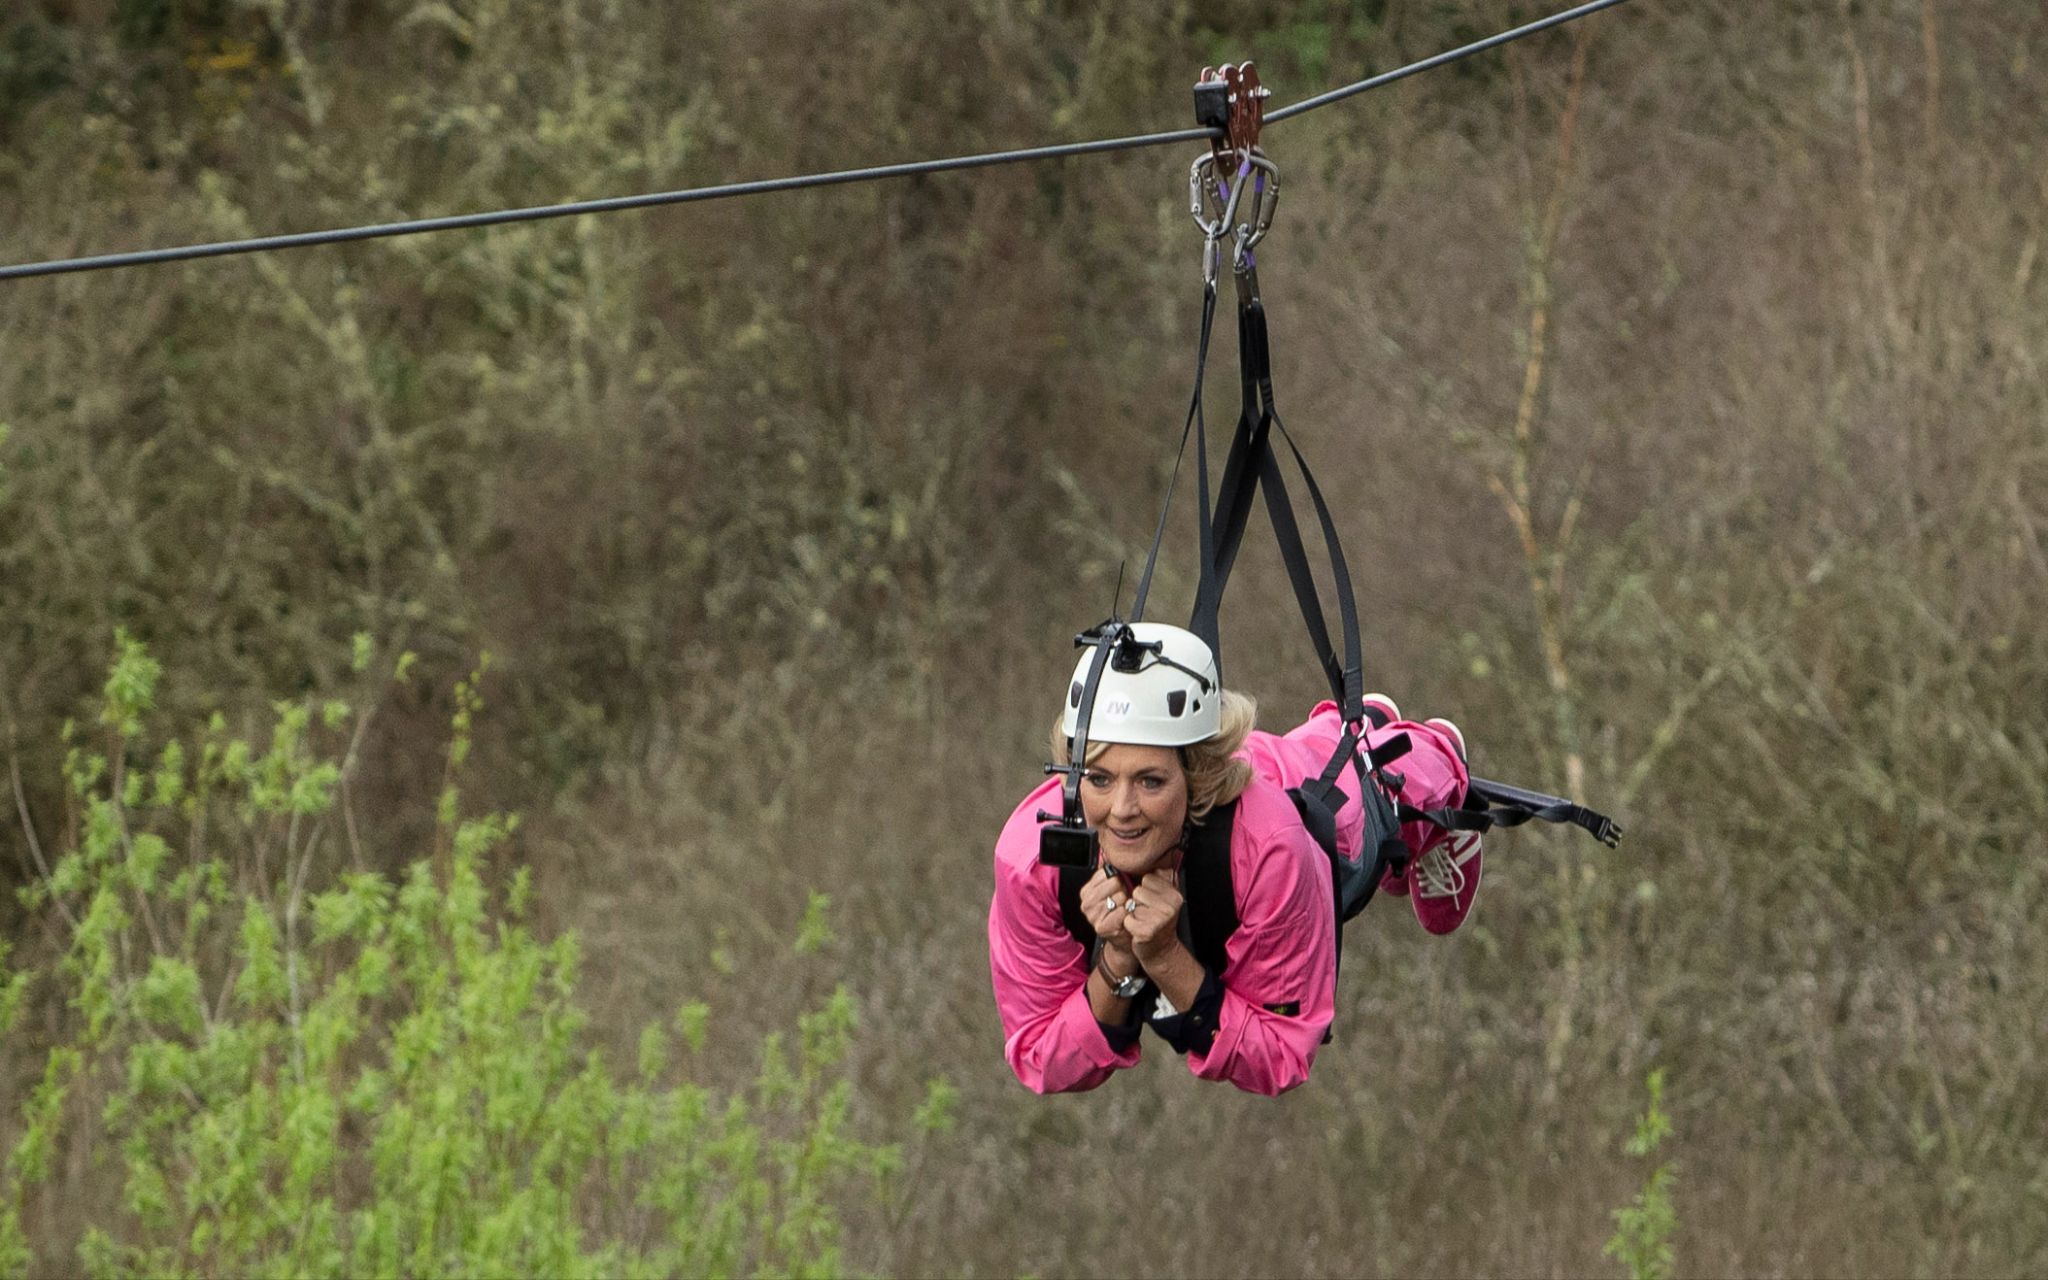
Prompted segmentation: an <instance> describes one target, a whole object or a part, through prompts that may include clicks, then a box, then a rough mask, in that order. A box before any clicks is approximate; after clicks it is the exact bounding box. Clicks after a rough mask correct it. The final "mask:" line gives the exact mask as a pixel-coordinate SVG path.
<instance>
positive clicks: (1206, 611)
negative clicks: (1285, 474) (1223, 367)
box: [1188, 306, 1271, 671]
mask: <svg viewBox="0 0 2048 1280" xmlns="http://www.w3.org/2000/svg"><path fill="white" fill-rule="evenodd" d="M1249 323H1250V322H1249V316H1248V314H1247V312H1246V310H1245V309H1244V308H1243V307H1242V306H1240V307H1239V309H1238V314H1237V347H1238V370H1239V380H1240V383H1241V388H1242V393H1243V394H1242V397H1241V399H1240V401H1239V408H1238V414H1237V428H1236V430H1235V431H1233V432H1232V433H1231V437H1230V453H1229V455H1228V456H1227V457H1226V458H1225V459H1224V461H1223V479H1222V481H1221V482H1220V483H1219V485H1218V486H1217V491H1216V512H1215V516H1214V518H1213V520H1212V519H1207V518H1205V519H1204V520H1203V521H1202V524H1203V527H1204V529H1205V530H1206V531H1207V535H1206V543H1205V545H1204V547H1203V550H1202V563H1201V565H1200V566H1199V567H1200V570H1201V577H1200V579H1199V582H1198V584H1197V586H1196V588H1195V607H1194V612H1193V615H1192V616H1191V617H1190V618H1189V619H1188V630H1190V631H1192V632H1194V633H1195V634H1196V635H1197V636H1200V637H1201V638H1202V640H1203V642H1204V643H1206V644H1207V645H1208V646H1209V648H1210V650H1211V652H1213V653H1215V654H1216V658H1217V669H1218V670H1219V671H1220V670H1221V669H1222V658H1223V646H1222V639H1221V626H1220V623H1219V618H1220V616H1221V613H1222V609H1223V592H1224V590H1225V588H1227V587H1228V586H1229V585H1230V571H1231V569H1232V568H1233V567H1234V566H1235V565H1236V564H1237V552H1238V548H1239V547H1241V546H1242V545H1243V544H1244V531H1245V527H1246V525H1247V524H1248V523H1249V521H1250V519H1251V509H1252V498H1253V496H1254V491H1255V490H1256V489H1257V488H1258V486H1259V476H1260V471H1261V468H1260V465H1259V458H1260V456H1261V455H1262V454H1263V453H1264V452H1265V451H1266V449H1267V447H1268V446H1267V440H1266V436H1267V431H1268V427H1269V423H1268V420H1267V418H1266V415H1265V413H1264V412H1263V408H1262V403H1261V400H1260V386H1259V383H1260V378H1259V375H1258V373H1257V366H1256V361H1255V357H1254V356H1253V354H1252V349H1253V338H1252V335H1251V334H1250V332H1249ZM1259 347H1260V349H1261V351H1263V347H1264V342H1263V329H1261V331H1260V338H1259ZM1266 385H1267V388H1268V389H1269V390H1270V387H1271V380H1270V379H1267V381H1266Z"/></svg>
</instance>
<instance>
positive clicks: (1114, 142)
mask: <svg viewBox="0 0 2048 1280" xmlns="http://www.w3.org/2000/svg"><path fill="white" fill-rule="evenodd" d="M1621 3H1623V0H1590V3H1587V4H1582V5H1579V6H1578V7H1577V8H1573V9H1567V10H1565V11H1563V12H1561V13H1555V14H1552V15H1551V16H1550V17H1547V18H1539V19H1537V20H1536V21H1534V22H1530V23H1525V24H1524V25H1522V26H1519V27H1515V28H1514V29H1512V30H1509V31H1503V32H1501V33H1499V34H1498V35H1492V36H1488V37H1486V38H1485V39H1483V40H1476V41H1474V42H1473V43H1471V44H1468V45H1464V46H1461V47H1459V48H1456V49H1450V50H1447V51H1445V52H1443V53H1439V54H1437V55H1435V56H1434V57H1429V58H1424V59H1423V60H1422V61H1420V62H1414V63H1410V64H1409V65H1407V66H1405V67H1399V68H1396V69H1395V70H1393V71H1387V72H1383V73H1381V74H1380V75H1376V76H1372V77H1370V78H1368V79H1365V80H1360V81H1358V82H1357V83H1356V84H1350V85H1346V86H1344V87H1343V88H1340V89H1332V90H1331V91H1330V92H1328V93H1324V94H1321V95H1318V96H1317V97H1313V98H1309V99H1306V100H1304V101H1301V102H1297V103H1295V104H1294V105H1293V106H1290V107H1284V108H1282V109H1280V110H1278V111H1273V112H1268V113H1267V114H1266V116H1265V119H1266V122H1267V123H1268V124H1273V123H1277V122H1279V121H1281V120H1285V119H1287V118H1288V117H1290V116H1297V115H1300V114H1302V113H1303V112H1305V111H1313V110H1315V109H1316V108H1317V107H1321V106H1326V105H1328V104H1329V103H1332V102H1337V101H1340V100H1341V99H1344V98H1349V97H1351V96H1352V95H1354V94H1359V93H1364V92H1366V91H1368V90H1371V89H1377V88H1379V87H1380V86H1382V85H1387V84H1392V83H1393V82H1394V81H1396V80H1402V79H1405V78H1407V77H1408V76H1411V75H1415V74H1417V73H1418V72H1422V71H1429V70H1433V69H1435V68H1437V67H1441V66H1445V65H1447V64H1449V63H1452V62H1456V61H1458V60H1459V59H1461V58H1468V57H1471V56H1472V55H1473V54H1476V53H1484V52H1486V51H1487V50H1489V49H1494V48H1498V47H1499V46H1501V45H1504V44H1508V43H1509V42H1511V41H1515V40H1520V39H1521V38H1522V37H1524V36H1532V35H1535V34H1537V33H1538V32H1541V31H1548V30H1550V29H1551V28H1552V27H1559V26H1563V25H1564V24H1565V23H1567V22H1571V21H1574V20H1575V19H1578V18H1583V17H1585V16H1587V15H1588V14H1593V13H1598V12H1599V11H1600V10H1602V9H1609V8H1612V7H1614V6H1615V5H1618V4H1621ZM1222 136H1223V130H1221V129H1203V128H1197V129H1175V130H1171V131H1169V132H1165V133H1145V134H1137V135H1135V136H1132V137H1127V138H1104V139H1097V140H1095V141H1092V142H1068V143H1060V144H1058V145H1055V146H1047V147H1027V148H1024V149H1022V150H1016V151H994V152H987V153H984V154H980V155H968V156H952V157H949V158H947V159H943V160H917V161H912V162H909V163H905V164H885V165H876V166H873V167H871V168H865V169H840V170H837V171H835V172H831V173H811V174H799V175H797V176H794V177H788V178H768V179H763V180H760V181H755V182H729V183H724V184H721V185H719V186H712V187H691V188H687V189H685V190H681V191H657V192H651V193H648V194H645V195H636V196H612V197H608V198H605V199H600V200H578V201H573V202H570V203H567V204H547V205H536V206H531V207H528V208H523V209H497V210H492V211H490V212H486V213H461V214H450V215H447V216H444V217H438V218H415V219H412V220H410V221H406V222H384V223H373V224H370V225H366V226H359V227H339V228H335V229H333V230H329V231H300V232H293V233H290V234H285V235H270V236H258V237H255V238H253V239H247V240H221V241H216V242H213V243H210V244H191V245H179V246H176V247H173V248H165V249H142V250H137V251H135V252H132V253H104V254H97V255H94V256H92V257H85V258H58V259H54V260H52V261H49V262H27V263H20V264H17V265H14V266H0V280H21V279H27V278H29V277H31V276H55V275H67V274H70V273H72V272H78V271H105V270H108V269H111V268H114V267H140V266H148V265H151V264H154V263H160V262H185V261H190V260H193V259H197V258H220V257H226V256H228V255H230V254H240V253H268V252H270V251H272V250H275V249H303V248H308V247H310V246H313V245H322V244H345V243H348V242H350V241H356V240H381V239H385V238H387V237H391V236H410V235H419V234H421V233H423V232H428V231H456V230H462V229H466V228H471V227H495V226H503V225H505V224H507V223H515V222H539V221H543V220H545V219H549V218H568V217H575V216H577V215H579V214H586V213H615V212H618V211H620V210H625V209H651V208H655V207H657V206H661V205H671V204H693V203H696V202H697V201H700V200H723V199H729V198H732V197H735V196H754V195H766V194H768V193H770V192H776V191H801V190H805V189H808V188H811V187H829V186H839V185H843V184H845V183H850V182H873V181H876V180H878V179H881V178H901V177H909V176H911V175H913V174H921V173H943V172H948V171H951V170H954V169H981V168H987V167H989V166H992V165H1001V164H1017V163H1020V162H1022V161H1026V160H1055V159H1059V158H1061V157H1063V156H1080V155H1097V154H1101V153H1104V152H1110V151H1129V150H1133V149H1135V148H1138V147H1157V146H1164V145H1166V144H1168V143H1174V142H1206V141H1208V140H1210V139H1212V138H1220V137H1222Z"/></svg>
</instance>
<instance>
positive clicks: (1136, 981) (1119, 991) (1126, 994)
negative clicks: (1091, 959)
mask: <svg viewBox="0 0 2048 1280" xmlns="http://www.w3.org/2000/svg"><path fill="white" fill-rule="evenodd" d="M1095 967H1096V969H1098V970H1099V971H1100V972H1101V973H1102V980H1103V981H1104V982H1107V983H1108V984H1109V994H1111V995H1113V996H1115V997H1116V998H1117V999H1119V1000H1129V999H1132V998H1133V997H1135V996H1136V995H1137V994H1138V993H1139V992H1141V991H1143V990H1144V989H1145V985H1146V981H1147V979H1146V977H1145V971H1144V970H1143V969H1140V970H1138V971H1137V972H1136V973H1134V974H1132V975H1131V976H1130V977H1128V978H1119V977H1117V976H1116V975H1115V974H1113V973H1111V972H1110V971H1109V955H1108V953H1107V951H1106V950H1099V951H1097V952H1096V953H1095Z"/></svg>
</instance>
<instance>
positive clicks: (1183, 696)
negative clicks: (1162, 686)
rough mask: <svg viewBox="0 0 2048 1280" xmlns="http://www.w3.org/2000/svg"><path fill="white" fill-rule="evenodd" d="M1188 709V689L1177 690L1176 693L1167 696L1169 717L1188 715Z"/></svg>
mask: <svg viewBox="0 0 2048 1280" xmlns="http://www.w3.org/2000/svg"><path fill="white" fill-rule="evenodd" d="M1187 709H1188V691H1187V690H1186V689H1175V690H1174V691H1172V692H1171V693H1169V694H1167V695H1166V714H1167V715H1170V716H1181V715H1184V714H1186V712H1187Z"/></svg>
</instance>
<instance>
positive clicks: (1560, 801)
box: [1400, 778, 1621, 849]
mask: <svg viewBox="0 0 2048 1280" xmlns="http://www.w3.org/2000/svg"><path fill="white" fill-rule="evenodd" d="M1400 815H1401V820H1402V821H1403V822H1414V821H1418V820H1419V821H1423V822H1433V823H1435V824H1436V825H1437V826H1440V827H1443V828H1445V829H1446V830H1450V831H1476V832H1485V831H1491V830H1493V829H1494V828H1495V827H1519V826H1521V825H1522V824H1523V823H1525V822H1556V823H1562V824H1567V825H1570V826H1575V827H1578V828H1581V829H1582V830H1584V831H1586V832H1588V833H1589V834H1591V835H1592V837H1593V838H1594V839H1595V840H1598V841H1599V842H1600V843H1601V844H1604V845H1606V846H1607V847H1608V848H1610V849H1612V848H1616V847H1618V846H1619V845H1620V844H1621V825H1620V824H1619V823H1617V822H1615V820H1614V819H1612V818H1610V817H1608V816H1607V815H1606V814H1604V813H1601V812H1599V811H1598V810H1595V809H1588V808H1587V807H1586V806H1584V805H1582V804H1577V803H1574V802H1573V801H1570V800H1567V799H1565V798H1564V797H1563V796H1552V795H1545V794H1543V793H1542V792H1540V791H1526V790H1524V789H1522V788H1521V787H1511V786H1509V785H1508V784H1507V783H1505V782H1492V781H1489V780H1488V779H1485V778H1473V779H1471V780H1470V782H1469V784H1468V785H1467V786H1466V788H1465V804H1464V806H1463V807H1462V808H1457V809H1417V808H1414V807H1413V806H1411V805H1405V804H1404V805H1401V806H1400Z"/></svg>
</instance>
